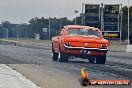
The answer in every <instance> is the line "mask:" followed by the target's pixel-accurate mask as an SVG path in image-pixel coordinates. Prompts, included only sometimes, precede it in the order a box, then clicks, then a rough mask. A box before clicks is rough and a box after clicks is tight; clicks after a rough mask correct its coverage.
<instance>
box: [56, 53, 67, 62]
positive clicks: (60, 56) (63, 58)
mask: <svg viewBox="0 0 132 88" xmlns="http://www.w3.org/2000/svg"><path fill="white" fill-rule="evenodd" d="M58 61H59V62H68V61H69V56H68V54H66V53H64V52H61V51H60V52H59V54H58Z"/></svg>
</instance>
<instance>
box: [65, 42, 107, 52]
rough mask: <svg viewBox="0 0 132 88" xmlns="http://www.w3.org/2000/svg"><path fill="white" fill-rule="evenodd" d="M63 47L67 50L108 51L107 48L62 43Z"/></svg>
mask: <svg viewBox="0 0 132 88" xmlns="http://www.w3.org/2000/svg"><path fill="white" fill-rule="evenodd" d="M64 48H65V49H69V50H87V51H100V52H107V51H108V48H87V47H73V46H66V45H65V44H64Z"/></svg>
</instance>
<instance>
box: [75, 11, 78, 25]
mask: <svg viewBox="0 0 132 88" xmlns="http://www.w3.org/2000/svg"><path fill="white" fill-rule="evenodd" d="M76 13H78V11H77V10H75V14H76ZM76 24H77V17H76V16H75V25H76Z"/></svg>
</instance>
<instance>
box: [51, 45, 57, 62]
mask: <svg viewBox="0 0 132 88" xmlns="http://www.w3.org/2000/svg"><path fill="white" fill-rule="evenodd" d="M52 60H53V61H58V53H55V51H54V49H53V47H52Z"/></svg>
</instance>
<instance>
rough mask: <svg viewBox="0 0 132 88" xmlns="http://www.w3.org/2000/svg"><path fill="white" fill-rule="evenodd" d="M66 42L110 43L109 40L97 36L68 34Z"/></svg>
mask: <svg viewBox="0 0 132 88" xmlns="http://www.w3.org/2000/svg"><path fill="white" fill-rule="evenodd" d="M65 41H66V42H88V43H106V44H107V43H108V40H106V39H104V38H99V37H96V36H66V37H65Z"/></svg>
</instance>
